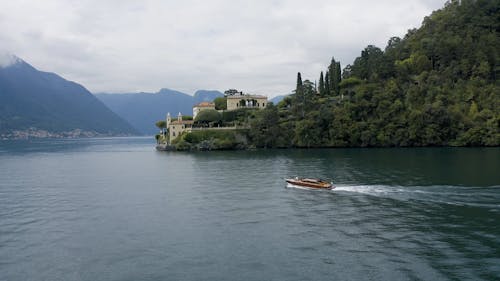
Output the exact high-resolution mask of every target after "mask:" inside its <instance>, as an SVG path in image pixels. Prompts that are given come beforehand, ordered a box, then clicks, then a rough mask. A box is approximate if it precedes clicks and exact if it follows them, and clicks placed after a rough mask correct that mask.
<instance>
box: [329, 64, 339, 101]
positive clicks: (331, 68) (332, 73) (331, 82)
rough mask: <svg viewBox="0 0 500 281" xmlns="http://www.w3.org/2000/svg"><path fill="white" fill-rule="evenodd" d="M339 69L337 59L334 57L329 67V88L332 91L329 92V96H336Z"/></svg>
mask: <svg viewBox="0 0 500 281" xmlns="http://www.w3.org/2000/svg"><path fill="white" fill-rule="evenodd" d="M336 67H337V62H336V61H335V58H333V57H332V61H331V62H330V65H329V66H328V74H329V78H330V79H328V84H329V85H328V86H329V87H330V91H329V92H328V95H330V96H334V95H335V88H336V87H335V73H336V72H337V71H336V70H335V68H336Z"/></svg>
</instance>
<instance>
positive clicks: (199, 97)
mask: <svg viewBox="0 0 500 281" xmlns="http://www.w3.org/2000/svg"><path fill="white" fill-rule="evenodd" d="M223 96H224V94H223V93H221V92H219V91H207V90H198V91H196V93H194V96H193V97H194V103H195V104H197V103H200V102H203V101H213V100H214V99H215V98H218V97H223Z"/></svg>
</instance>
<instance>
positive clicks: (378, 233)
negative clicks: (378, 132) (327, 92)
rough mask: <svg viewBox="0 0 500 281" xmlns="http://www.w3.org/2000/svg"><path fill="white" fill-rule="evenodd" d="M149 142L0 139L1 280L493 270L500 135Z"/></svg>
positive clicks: (400, 275)
mask: <svg viewBox="0 0 500 281" xmlns="http://www.w3.org/2000/svg"><path fill="white" fill-rule="evenodd" d="M153 146H154V141H152V139H150V138H117V139H85V140H43V141H18V142H12V141H0V280H500V172H499V171H500V148H474V149H464V148H431V149H333V150H267V151H238V152H208V153H207V152H206V153H167V152H156V151H154V149H153ZM295 175H306V176H315V177H322V178H329V179H333V180H334V183H335V184H336V186H337V188H336V189H335V190H334V191H316V190H301V189H294V188H286V186H285V184H284V181H283V178H285V177H288V176H295Z"/></svg>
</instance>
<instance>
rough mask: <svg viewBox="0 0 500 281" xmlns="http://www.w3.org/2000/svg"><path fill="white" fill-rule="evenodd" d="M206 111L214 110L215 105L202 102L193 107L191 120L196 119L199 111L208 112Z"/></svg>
mask: <svg viewBox="0 0 500 281" xmlns="http://www.w3.org/2000/svg"><path fill="white" fill-rule="evenodd" d="M208 109H213V110H215V103H213V102H206V101H204V102H200V103H198V104H196V105H195V106H193V119H196V115H198V113H200V111H203V110H208Z"/></svg>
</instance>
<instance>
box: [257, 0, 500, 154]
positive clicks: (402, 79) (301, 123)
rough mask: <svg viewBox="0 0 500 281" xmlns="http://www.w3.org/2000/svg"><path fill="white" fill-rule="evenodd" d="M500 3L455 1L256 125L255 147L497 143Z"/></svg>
mask: <svg viewBox="0 0 500 281" xmlns="http://www.w3.org/2000/svg"><path fill="white" fill-rule="evenodd" d="M499 6H500V1H489V0H476V1H474V0H462V1H456V0H454V1H449V2H447V3H446V6H445V7H444V8H443V9H441V10H438V11H436V12H434V13H433V14H432V15H431V16H429V17H426V18H425V20H424V22H423V24H422V27H421V28H419V29H413V30H410V31H409V32H408V33H407V35H406V36H405V37H404V38H402V39H401V38H398V37H393V38H391V39H390V40H389V42H388V45H387V47H386V48H385V49H384V50H381V49H380V48H378V47H375V46H372V45H370V46H368V47H366V48H365V49H364V50H363V51H362V52H361V56H360V57H358V58H356V60H355V61H354V63H353V64H352V65H348V66H346V67H345V68H344V70H343V73H342V75H341V72H340V62H337V61H335V59H332V61H331V63H330V66H329V67H328V69H327V70H326V72H325V75H324V74H323V72H321V73H320V75H319V85H318V86H319V87H318V88H316V87H315V85H314V84H313V83H311V82H310V81H308V80H305V81H302V77H301V75H300V73H299V74H298V76H297V85H296V90H295V93H294V94H293V95H291V96H289V97H287V98H285V99H284V100H283V101H281V102H280V103H279V104H278V106H269V107H267V108H266V109H265V110H263V111H261V112H259V113H258V114H257V116H256V118H255V119H253V120H252V121H251V122H250V125H251V130H250V131H249V132H250V133H249V137H250V140H251V142H252V143H254V144H255V145H256V146H258V147H360V146H361V147H367V146H446V145H451V146H498V145H500V131H499V127H500V91H499V84H498V80H497V78H498V76H499V75H500V67H499V46H500V39H499V34H498V33H499V30H500V21H499V20H498V19H499V18H500V13H499Z"/></svg>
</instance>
